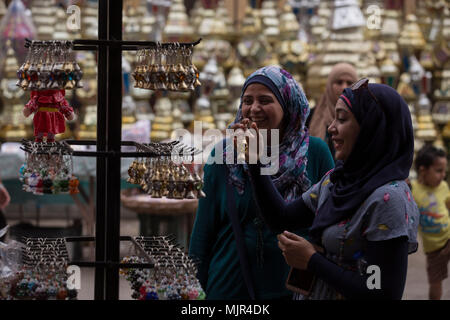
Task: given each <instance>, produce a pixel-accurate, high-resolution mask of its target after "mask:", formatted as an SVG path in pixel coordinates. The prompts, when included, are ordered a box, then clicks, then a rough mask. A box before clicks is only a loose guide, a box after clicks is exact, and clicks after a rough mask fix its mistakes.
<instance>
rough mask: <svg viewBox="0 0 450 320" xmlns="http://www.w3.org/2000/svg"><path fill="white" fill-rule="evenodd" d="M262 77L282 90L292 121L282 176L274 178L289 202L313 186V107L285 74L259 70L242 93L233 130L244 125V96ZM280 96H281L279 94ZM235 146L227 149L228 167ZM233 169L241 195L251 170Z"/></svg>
mask: <svg viewBox="0 0 450 320" xmlns="http://www.w3.org/2000/svg"><path fill="white" fill-rule="evenodd" d="M257 75H262V76H265V77H267V78H268V79H270V80H271V81H272V82H273V84H274V85H275V86H276V88H278V90H279V94H280V95H281V97H282V100H283V101H280V104H282V105H281V107H282V108H283V112H284V118H285V119H288V122H287V124H286V125H285V126H286V127H285V128H284V135H283V137H282V139H281V141H280V146H279V164H280V168H279V170H278V172H277V173H276V174H275V175H273V176H271V178H272V180H273V182H274V184H275V186H276V187H277V189H278V191H279V192H280V194H281V195H282V196H283V198H284V199H285V200H286V201H292V200H294V199H296V198H298V197H299V196H300V195H301V194H302V193H303V192H305V191H306V190H308V188H309V187H310V185H311V182H310V180H309V179H308V177H307V174H306V165H307V158H306V153H307V151H308V145H309V134H308V130H307V129H306V127H305V122H306V119H307V118H308V115H309V104H308V100H307V99H306V96H305V94H304V92H303V90H302V88H301V87H300V85H299V84H298V83H297V82H296V81H295V80H294V78H292V76H291V75H290V74H289V73H288V72H287V71H285V70H283V69H280V68H279V67H276V66H268V67H264V68H261V69H258V70H256V71H255V72H254V73H253V74H252V75H250V77H248V78H247V80H246V83H245V84H244V86H243V91H242V93H241V104H240V106H239V110H238V112H237V114H236V118H235V120H234V122H233V123H232V124H231V125H230V127H231V126H232V125H233V124H235V123H237V122H240V119H241V116H242V96H243V94H244V90H245V88H246V87H247V86H246V85H247V83H248V82H249V81H250V80H251V79H252V78H253V77H255V76H257ZM275 95H277V94H275ZM230 148H232V146H230V145H228V146H227V147H225V149H224V154H223V156H224V163H226V162H225V161H226V155H227V151H228V152H231V150H230ZM227 166H228V169H229V172H230V174H229V181H230V182H231V183H232V184H233V185H234V186H235V187H236V189H237V191H238V193H239V194H243V193H244V186H245V181H246V180H245V179H247V178H248V175H247V174H248V166H247V165H246V164H244V165H236V164H234V165H227Z"/></svg>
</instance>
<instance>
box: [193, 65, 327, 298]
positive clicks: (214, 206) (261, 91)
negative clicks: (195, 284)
mask: <svg viewBox="0 0 450 320" xmlns="http://www.w3.org/2000/svg"><path fill="white" fill-rule="evenodd" d="M308 114H309V104H308V100H307V99H306V96H305V94H304V92H303V90H302V89H301V87H300V85H299V84H298V83H297V82H296V81H295V80H294V79H293V78H292V76H291V75H290V74H289V73H288V72H286V71H285V70H283V69H280V68H279V67H275V66H269V67H264V68H261V69H259V70H257V71H255V72H254V73H253V74H252V75H251V76H250V77H249V78H248V79H247V80H246V82H245V84H244V87H243V89H242V95H241V104H240V107H239V110H238V112H237V114H236V118H235V121H234V122H233V123H232V124H231V125H230V128H235V126H236V125H238V124H240V122H241V121H243V120H244V119H245V120H246V121H248V119H251V121H253V122H254V123H255V124H256V125H257V126H258V127H260V128H264V129H268V130H275V129H277V130H278V129H279V130H280V135H279V136H280V141H278V143H279V144H278V146H279V149H278V150H279V153H278V155H276V157H277V160H278V162H279V170H278V172H276V173H275V174H274V175H272V176H267V178H268V179H270V180H271V181H273V183H274V184H275V188H276V189H277V191H278V192H280V193H281V197H282V199H284V200H286V201H292V200H294V199H297V198H299V197H300V196H301V194H302V193H303V192H305V191H306V190H307V189H308V188H309V187H310V186H311V184H314V183H316V182H317V181H319V179H320V177H321V176H323V175H324V174H325V173H326V172H327V171H329V170H330V169H331V168H333V166H334V163H333V159H332V156H331V153H330V151H329V149H328V147H327V145H326V144H325V142H323V141H322V140H321V139H319V138H315V137H310V136H309V134H308V130H307V129H306V128H305V121H306V119H307V117H308ZM267 136H268V137H270V136H271V134H270V133H269V134H268V135H267ZM226 142H227V141H224V143H222V142H221V143H219V144H218V145H216V146H215V149H214V150H213V152H212V153H211V158H214V155H215V154H216V150H220V149H221V148H222V150H223V155H224V160H225V159H226V154H227V153H231V152H232V151H231V150H230V149H228V146H231V147H233V144H232V143H229V144H227V143H226ZM273 142H274V143H275V141H273ZM222 150H220V151H222ZM233 152H234V150H233ZM233 155H235V153H233ZM208 163H210V161H208ZM222 163H227V161H223V162H222ZM204 173H205V174H204V177H203V179H204V181H205V184H204V189H203V190H204V192H205V193H206V198H203V199H200V201H199V206H198V210H197V214H196V218H195V223H194V228H193V231H192V236H191V241H190V248H189V254H190V255H191V256H193V257H195V258H197V259H199V261H200V263H199V267H198V278H199V280H200V282H201V284H202V286H203V288H204V289H205V292H206V294H207V299H213V300H218V299H291V297H292V293H291V292H289V291H288V290H287V289H286V287H285V282H286V278H287V276H288V273H289V266H288V265H287V264H286V263H285V261H284V258H283V256H282V254H281V252H280V251H279V250H278V247H277V239H276V234H275V233H273V232H271V230H270V229H269V228H268V227H267V226H265V225H264V224H263V223H262V220H261V214H260V210H259V208H258V205H257V204H256V202H255V198H254V196H253V187H252V185H251V183H250V178H249V169H248V165H246V164H226V165H224V164H217V163H213V164H206V165H205V168H204ZM234 219H235V220H234ZM232 221H237V222H236V223H232ZM239 230H240V231H239ZM295 231H296V232H297V233H299V234H303V235H305V234H306V230H299V229H296V230H295ZM238 234H241V235H242V237H241V238H239V237H238ZM239 239H240V240H239ZM239 248H243V251H242V250H241V249H239ZM241 252H244V255H242V256H241V255H240V254H241Z"/></svg>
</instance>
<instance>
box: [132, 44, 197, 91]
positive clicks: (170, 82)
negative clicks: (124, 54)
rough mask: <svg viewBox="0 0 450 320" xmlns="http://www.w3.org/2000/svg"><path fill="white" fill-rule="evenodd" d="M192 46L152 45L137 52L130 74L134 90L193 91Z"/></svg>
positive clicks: (195, 78) (194, 72) (194, 85)
mask: <svg viewBox="0 0 450 320" xmlns="http://www.w3.org/2000/svg"><path fill="white" fill-rule="evenodd" d="M193 52H194V44H190V45H189V46H186V45H180V44H178V43H173V44H165V45H163V44H159V43H158V44H156V45H155V46H152V47H150V48H143V49H140V50H138V51H137V54H136V56H137V66H136V68H135V70H134V72H133V73H132V76H133V78H134V81H135V85H134V87H135V88H141V89H147V90H169V91H194V90H195V88H196V87H198V86H200V85H201V83H200V81H199V76H200V73H199V71H198V69H197V67H196V66H195V65H194V64H193V63H192V54H193Z"/></svg>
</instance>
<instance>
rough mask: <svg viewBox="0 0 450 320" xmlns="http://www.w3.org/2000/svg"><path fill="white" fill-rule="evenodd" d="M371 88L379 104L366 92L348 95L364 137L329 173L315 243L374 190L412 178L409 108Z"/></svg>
mask: <svg viewBox="0 0 450 320" xmlns="http://www.w3.org/2000/svg"><path fill="white" fill-rule="evenodd" d="M369 89H370V91H371V92H372V93H373V94H374V95H375V97H376V98H377V100H378V102H379V103H377V102H376V101H375V99H374V98H373V97H372V96H371V94H370V93H369V91H368V89H367V88H361V89H359V91H352V90H351V89H349V88H347V89H345V90H344V92H343V95H344V96H345V97H346V98H347V99H348V100H349V101H350V103H351V105H352V107H351V108H349V110H351V111H352V113H353V115H354V116H355V118H356V120H357V121H358V123H359V126H360V133H359V135H358V138H357V140H356V142H355V145H354V147H353V150H352V153H351V154H350V156H349V157H348V159H347V160H346V161H345V163H344V162H343V161H337V162H336V167H335V169H334V171H333V172H332V173H331V174H330V180H331V182H332V183H333V186H332V187H331V197H329V198H328V199H327V200H326V201H325V202H324V204H323V205H322V206H321V207H320V208H319V211H318V213H317V215H316V218H315V219H314V222H313V225H312V227H311V230H310V231H311V235H312V236H313V237H315V238H316V239H317V238H320V236H321V234H322V231H323V230H324V229H325V228H326V227H328V226H330V225H333V224H335V223H338V222H340V221H342V220H345V219H348V218H350V217H351V216H352V215H353V214H354V213H355V212H356V211H357V210H358V208H359V207H360V206H361V205H362V203H363V202H364V201H365V200H366V199H367V198H368V197H369V195H370V194H371V193H372V192H373V191H375V189H377V188H378V187H380V186H382V185H384V184H386V183H388V182H390V181H393V180H404V179H406V178H407V177H408V176H409V170H410V168H411V165H412V162H413V154H414V134H413V127H412V121H411V114H410V111H409V108H408V105H407V104H406V102H405V100H403V98H402V97H401V96H400V95H399V94H398V93H397V91H395V90H394V89H392V88H391V87H389V86H387V85H383V84H369ZM341 99H342V98H341ZM343 100H344V102H346V101H345V99H343Z"/></svg>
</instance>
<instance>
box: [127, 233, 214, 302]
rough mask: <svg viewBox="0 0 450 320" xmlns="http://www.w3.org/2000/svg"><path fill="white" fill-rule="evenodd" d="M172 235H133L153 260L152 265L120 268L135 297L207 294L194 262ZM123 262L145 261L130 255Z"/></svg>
mask: <svg viewBox="0 0 450 320" xmlns="http://www.w3.org/2000/svg"><path fill="white" fill-rule="evenodd" d="M174 240H175V239H174V237H173V236H154V237H136V238H135V241H136V242H137V243H138V244H139V245H140V246H141V247H142V248H143V249H144V250H145V252H146V253H147V254H148V255H149V257H150V258H151V259H152V260H153V262H154V268H152V269H121V270H120V273H121V274H122V275H124V276H125V277H126V279H127V280H128V281H129V282H130V283H131V287H132V289H133V294H132V298H133V299H136V300H204V299H205V298H206V294H205V292H204V291H203V289H202V287H201V285H200V282H199V281H198V279H197V278H196V274H197V267H196V264H195V262H194V261H193V260H192V259H191V258H190V257H188V256H187V255H186V254H185V253H184V252H183V250H182V249H181V248H180V247H179V246H178V245H177V244H175V243H174ZM122 262H124V263H144V262H145V259H144V258H141V257H138V256H130V257H125V258H123V259H122Z"/></svg>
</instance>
